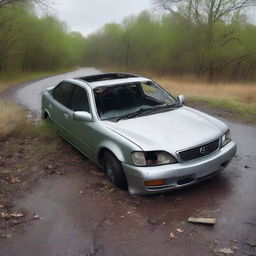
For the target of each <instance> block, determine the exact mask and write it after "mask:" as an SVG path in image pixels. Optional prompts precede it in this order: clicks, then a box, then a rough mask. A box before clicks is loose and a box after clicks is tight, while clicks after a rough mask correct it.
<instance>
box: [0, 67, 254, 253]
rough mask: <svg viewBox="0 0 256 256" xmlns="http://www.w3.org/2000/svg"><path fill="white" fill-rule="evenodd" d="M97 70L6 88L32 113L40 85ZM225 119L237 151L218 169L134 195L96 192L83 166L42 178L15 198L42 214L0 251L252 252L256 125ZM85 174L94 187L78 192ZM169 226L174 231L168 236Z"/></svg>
mask: <svg viewBox="0 0 256 256" xmlns="http://www.w3.org/2000/svg"><path fill="white" fill-rule="evenodd" d="M99 72H100V71H98V70H96V69H93V68H83V69H79V70H77V71H75V72H71V73H67V74H63V75H57V76H53V77H49V78H46V79H42V80H38V81H36V82H31V83H28V84H23V85H20V86H17V87H14V88H11V89H10V90H8V91H6V92H5V96H8V97H11V98H14V99H15V100H16V101H17V102H19V103H21V104H23V105H24V106H25V107H27V108H28V109H29V110H30V111H32V113H37V114H38V113H39V112H40V97H41V93H42V91H44V90H45V89H46V88H47V87H48V86H53V85H56V84H57V83H58V82H59V81H61V80H62V79H65V78H68V77H75V76H79V75H86V74H95V73H99ZM208 112H210V113H211V114H216V115H218V114H221V113H216V112H212V111H210V110H208ZM222 119H223V118H222ZM223 120H224V121H225V122H227V123H228V124H229V126H230V127H231V131H232V136H233V139H234V140H235V141H236V142H237V144H238V153H237V156H236V158H235V159H234V160H233V161H232V163H231V164H230V166H229V167H228V168H227V169H226V170H225V171H224V172H223V173H222V174H221V175H220V176H218V177H216V178H214V179H212V180H209V181H207V182H204V183H202V184H199V185H196V186H193V187H191V188H187V189H184V190H180V191H176V192H172V193H166V194H163V195H156V196H151V197H132V196H130V195H128V193H126V192H123V191H119V190H116V191H115V192H114V193H107V194H106V195H105V194H104V193H103V192H102V193H103V194H102V197H99V196H98V195H99V194H98V193H99V192H98V190H97V189H98V188H97V186H96V185H95V184H98V183H97V181H98V180H99V179H105V178H104V177H94V178H93V179H94V180H92V177H91V176H86V175H87V174H86V170H85V171H84V170H83V172H81V170H80V172H78V171H77V172H75V171H74V172H72V173H70V174H67V175H63V176H60V177H58V178H56V179H53V180H50V179H48V178H43V179H42V180H41V181H40V184H39V186H38V187H34V188H33V190H32V191H31V193H29V194H27V195H26V196H25V197H24V198H23V199H21V200H20V201H18V202H16V203H17V204H16V205H17V207H24V206H25V207H26V209H27V210H29V211H33V212H36V213H40V215H41V216H44V218H43V219H42V220H41V221H39V222H37V223H35V224H34V223H33V224H32V225H29V226H28V227H26V228H25V232H23V233H22V232H20V233H19V232H18V233H17V234H16V235H15V236H14V237H13V238H12V239H9V240H5V241H4V242H1V243H0V255H26V256H29V255H88V256H89V255H90V256H91V255H118V256H119V255H179V256H183V255H186V256H188V255H191V256H192V255H196V256H198V255H199V256H201V255H202V256H205V255H215V252H214V250H218V249H221V248H231V249H232V250H233V251H234V255H250V256H252V255H256V247H253V246H252V245H249V244H248V243H247V242H248V241H249V240H253V241H256V128H255V126H249V125H246V124H242V123H239V122H231V121H229V120H225V119H223ZM93 168H95V169H96V167H93ZM90 182H92V183H93V182H94V183H95V184H94V183H93V184H94V185H95V186H94V187H93V188H94V189H93V190H92V191H91V190H89V192H88V193H86V194H84V195H83V197H82V198H80V197H79V192H78V191H79V188H80V187H81V186H84V185H85V184H87V185H88V184H90ZM88 186H89V185H88ZM190 216H202V217H216V218H217V224H216V225H215V226H214V227H208V226H202V225H193V224H189V223H187V222H186V220H187V218H188V217H190ZM178 228H179V229H182V230H184V232H182V233H179V232H178V231H176V229H178ZM171 232H174V233H175V234H176V236H177V237H176V239H171V238H170V233H171ZM217 255H223V254H217Z"/></svg>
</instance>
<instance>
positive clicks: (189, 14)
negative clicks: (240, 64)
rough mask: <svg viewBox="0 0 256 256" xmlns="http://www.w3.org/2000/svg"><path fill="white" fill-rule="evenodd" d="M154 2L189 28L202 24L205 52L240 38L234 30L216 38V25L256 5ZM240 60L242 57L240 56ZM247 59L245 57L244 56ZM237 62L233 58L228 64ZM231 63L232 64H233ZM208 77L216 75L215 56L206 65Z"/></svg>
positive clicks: (250, 1) (231, 0) (247, 0)
mask: <svg viewBox="0 0 256 256" xmlns="http://www.w3.org/2000/svg"><path fill="white" fill-rule="evenodd" d="M152 1H153V3H154V4H155V5H156V6H158V7H160V8H162V9H164V10H166V11H168V12H169V13H171V14H172V15H173V16H175V17H177V18H178V19H179V20H181V21H182V22H183V23H184V24H185V25H186V26H187V27H188V29H189V27H190V26H193V25H199V26H200V25H202V27H203V28H204V29H205V30H206V35H207V37H206V40H205V42H204V45H205V54H207V52H208V53H209V52H211V50H212V49H213V48H214V46H216V45H218V44H219V45H220V46H221V45H222V46H224V45H226V44H228V43H229V42H231V41H232V40H238V39H237V38H236V37H234V36H233V33H234V31H228V32H227V33H224V34H223V35H222V37H221V38H215V34H214V27H215V25H216V24H217V23H218V22H230V21H231V20H232V17H234V15H235V14H237V13H240V14H241V13H242V12H243V11H245V10H246V9H247V8H252V7H256V0H152ZM239 60H240V57H239ZM243 60H245V58H243ZM230 63H231V64H232V63H236V60H231V61H229V63H227V65H229V64H230ZM231 64H230V65H231ZM205 70H207V72H208V79H209V81H212V79H213V76H214V58H210V59H208V65H207V67H205Z"/></svg>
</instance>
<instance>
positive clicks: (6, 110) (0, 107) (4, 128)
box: [0, 99, 27, 137]
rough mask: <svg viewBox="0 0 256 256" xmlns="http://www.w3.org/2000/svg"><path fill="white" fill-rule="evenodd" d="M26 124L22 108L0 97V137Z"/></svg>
mask: <svg viewBox="0 0 256 256" xmlns="http://www.w3.org/2000/svg"><path fill="white" fill-rule="evenodd" d="M26 125H27V118H26V114H25V111H24V109H23V108H22V107H21V106H19V105H18V104H16V103H13V102H10V101H7V100H3V99H0V137H2V136H6V135H9V134H11V133H13V132H15V131H17V130H20V129H23V128H24V126H26Z"/></svg>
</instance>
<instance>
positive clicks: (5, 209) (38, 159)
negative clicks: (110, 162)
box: [0, 124, 90, 239]
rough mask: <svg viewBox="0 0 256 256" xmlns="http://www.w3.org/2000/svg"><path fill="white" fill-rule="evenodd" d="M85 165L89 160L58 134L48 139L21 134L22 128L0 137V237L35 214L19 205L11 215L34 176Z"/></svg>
mask: <svg viewBox="0 0 256 256" xmlns="http://www.w3.org/2000/svg"><path fill="white" fill-rule="evenodd" d="M31 126H32V124H31ZM30 129H31V131H33V129H35V128H33V127H30ZM28 133H29V131H28ZM53 133H54V131H53ZM63 159H65V160H63ZM89 165H90V163H89V161H86V160H84V157H83V156H82V155H81V154H79V153H78V152H77V151H76V150H75V149H73V148H72V147H71V146H69V145H68V144H67V143H65V142H64V141H62V140H61V139H60V138H54V139H53V138H49V139H48V138H46V137H45V136H43V137H42V136H40V135H38V134H35V133H34V134H33V132H32V134H30V135H28V134H25V135H24V131H23V132H22V133H21V134H12V135H9V136H5V137H1V138H0V213H1V214H0V239H1V237H2V238H6V232H10V229H12V228H16V227H17V226H20V225H21V224H25V223H27V222H29V221H34V220H36V219H38V218H39V217H38V216H36V217H35V215H34V214H33V213H31V212H27V211H24V210H23V209H19V216H15V214H16V213H17V209H15V205H14V202H15V201H16V200H18V199H21V198H22V197H23V196H24V194H26V193H28V192H29V191H31V189H32V188H33V185H34V184H35V183H36V182H37V181H38V180H40V179H41V178H43V177H45V176H55V175H65V173H66V171H67V168H66V166H69V168H68V171H70V169H71V170H72V168H75V166H81V167H83V168H88V166H89Z"/></svg>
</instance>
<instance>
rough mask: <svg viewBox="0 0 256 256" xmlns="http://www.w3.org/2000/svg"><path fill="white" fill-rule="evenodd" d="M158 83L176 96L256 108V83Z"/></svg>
mask: <svg viewBox="0 0 256 256" xmlns="http://www.w3.org/2000/svg"><path fill="white" fill-rule="evenodd" d="M156 80H157V82H158V83H159V84H161V85H163V86H164V87H165V88H166V89H167V90H169V91H170V92H172V93H173V94H175V95H179V94H184V95H186V96H187V97H191V98H208V99H218V100H224V99H225V100H232V101H237V102H240V103H244V104H248V105H251V106H256V83H255V84H239V83H230V84H227V83H215V84H214V83H212V84H209V83H206V82H202V81H196V80H193V79H191V80H189V79H173V78H169V77H164V78H156Z"/></svg>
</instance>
